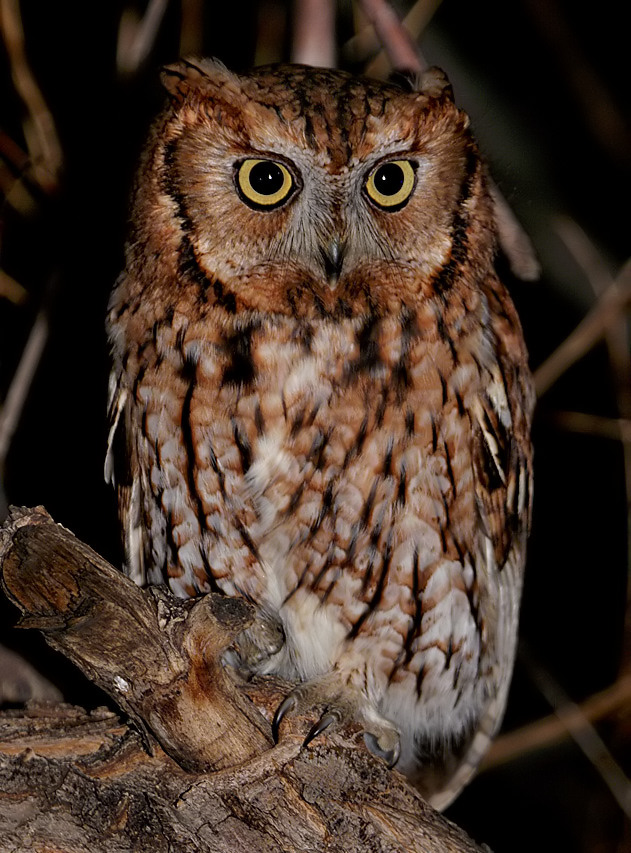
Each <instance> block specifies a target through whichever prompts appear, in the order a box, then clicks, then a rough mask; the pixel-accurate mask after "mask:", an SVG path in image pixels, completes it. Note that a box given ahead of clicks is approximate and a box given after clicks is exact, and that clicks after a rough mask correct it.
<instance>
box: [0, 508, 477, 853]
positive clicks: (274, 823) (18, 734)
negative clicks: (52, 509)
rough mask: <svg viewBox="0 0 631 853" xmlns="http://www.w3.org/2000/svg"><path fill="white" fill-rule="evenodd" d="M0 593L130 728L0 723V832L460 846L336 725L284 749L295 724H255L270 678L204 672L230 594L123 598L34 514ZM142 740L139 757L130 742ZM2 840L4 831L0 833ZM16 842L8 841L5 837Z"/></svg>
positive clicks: (107, 573)
mask: <svg viewBox="0 0 631 853" xmlns="http://www.w3.org/2000/svg"><path fill="white" fill-rule="evenodd" d="M0 569H1V577H2V585H3V588H4V590H5V592H6V594H7V595H8V597H9V598H10V599H11V600H12V601H13V602H14V603H15V604H16V605H17V606H18V607H19V609H20V610H21V611H22V614H23V616H22V619H21V622H20V626H21V627H35V628H38V629H39V630H40V631H42V633H43V634H44V637H45V639H46V640H47V642H48V643H49V644H50V645H51V646H53V647H54V648H56V649H58V650H59V651H61V652H63V653H64V654H65V655H66V656H67V657H69V658H70V659H71V660H72V661H73V662H74V663H75V664H76V665H77V666H78V667H80V668H81V669H82V670H83V672H85V673H86V674H87V675H88V677H89V678H91V679H92V680H93V681H94V682H95V683H97V684H99V685H100V686H101V687H102V688H103V689H104V690H106V691H107V692H108V693H109V694H110V695H111V696H112V697H113V698H114V699H115V700H116V702H117V703H118V704H119V705H120V706H121V708H123V710H124V711H125V712H126V713H127V714H129V716H130V717H131V718H132V719H133V720H134V721H135V723H136V724H137V726H138V727H139V728H140V730H141V732H143V733H144V735H143V737H140V736H139V734H138V732H137V730H136V729H135V727H134V726H130V725H127V724H125V723H124V722H121V721H120V720H119V719H118V718H117V717H116V716H115V715H114V714H112V713H111V712H110V711H107V710H104V709H100V710H98V711H96V712H93V713H92V714H87V713H86V712H84V711H82V710H81V709H76V708H70V707H69V706H65V705H55V706H30V707H29V708H28V709H27V711H26V712H23V713H17V712H15V711H10V712H5V713H4V714H0V837H2V838H3V839H4V843H5V844H6V845H7V849H23V847H20V846H19V845H20V844H23V843H24V837H25V835H24V833H25V826H26V827H27V828H28V833H29V844H31V845H32V847H33V849H39V847H38V845H39V844H41V843H44V842H45V843H46V844H53V845H58V846H56V847H55V849H61V850H63V851H65V853H66V851H67V853H73V851H75V850H76V851H79V850H86V849H89V850H91V851H93V852H94V853H98V852H99V851H111V850H114V849H116V850H132V849H133V850H143V851H144V850H147V851H151V853H156V851H162V850H164V851H166V850H172V849H177V850H182V851H189V850H190V851H218V853H223V851H233V850H235V849H237V850H241V849H248V850H250V851H268V850H269V851H271V850H274V851H278V850H282V851H304V850H309V851H325V850H326V851H332V850H344V851H345V853H354V851H360V850H362V851H366V850H370V851H384V853H385V851H401V852H402V853H403V851H414V852H415V853H416V851H418V853H421V851H422V853H438V851H453V852H454V853H475V851H478V853H479V848H478V847H476V846H475V845H474V844H473V843H472V842H471V841H470V840H469V839H468V838H467V837H466V835H465V834H464V833H463V832H462V831H461V830H459V829H458V828H457V827H455V826H453V825H452V824H450V823H449V822H448V821H447V820H445V819H444V818H443V817H441V816H440V815H439V814H438V813H437V812H435V811H434V810H433V809H431V808H430V806H428V805H427V804H426V803H425V802H424V801H423V800H422V799H421V797H420V795H419V794H418V793H417V792H416V791H415V790H413V789H412V788H411V787H410V786H409V785H408V783H407V781H406V780H405V779H404V777H403V776H401V775H400V774H399V773H397V772H396V771H391V770H389V769H388V768H387V767H386V765H385V764H384V763H383V762H381V761H379V760H378V759H377V758H375V757H374V756H373V755H371V754H370V753H369V752H368V751H367V750H366V749H365V747H364V745H363V738H362V737H361V731H360V730H359V729H358V728H357V727H348V728H346V729H343V730H341V731H338V732H334V733H333V734H331V735H330V736H326V737H321V738H318V740H317V741H316V742H315V743H314V744H313V745H312V746H311V747H310V748H309V749H308V750H307V749H303V748H301V745H302V741H303V740H304V737H305V734H306V732H307V731H308V730H309V727H310V725H311V723H312V721H311V720H308V719H305V718H300V717H296V718H294V717H291V718H289V719H287V720H286V721H285V722H284V723H283V734H282V738H281V742H280V744H279V745H278V746H275V747H274V746H273V744H272V741H271V736H270V725H269V720H270V718H271V714H272V713H273V710H274V708H275V707H277V705H278V702H279V700H280V698H281V697H282V696H283V695H284V691H285V690H286V689H287V685H285V684H282V683H280V682H279V681H278V680H274V679H260V680H259V681H256V680H255V681H252V682H248V683H247V684H245V683H239V682H238V680H237V679H236V677H235V678H234V679H233V678H232V677H231V676H230V675H229V674H228V671H227V670H226V668H225V667H224V666H223V665H222V663H221V656H222V652H223V651H224V649H225V648H226V647H227V646H228V645H229V644H230V643H231V642H232V640H233V639H234V638H235V636H236V635H237V634H238V633H239V632H240V631H242V630H243V629H244V628H245V627H246V626H247V625H248V624H250V622H251V620H252V608H251V607H250V606H249V605H248V604H246V603H245V602H243V601H241V600H237V599H230V598H226V597H222V596H218V595H207V596H204V597H202V598H199V599H197V600H195V601H181V600H178V599H175V598H173V597H172V596H171V595H170V594H169V593H168V592H166V591H165V590H162V589H151V590H141V589H139V588H138V587H136V586H135V585H134V584H133V583H132V582H131V581H129V580H128V579H127V578H125V577H124V576H123V575H122V574H121V573H120V572H118V571H117V570H116V569H114V568H113V567H112V566H110V565H109V564H108V563H106V562H105V561H104V560H103V559H102V558H101V557H99V556H98V554H96V553H95V552H94V551H92V550H91V549H90V548H89V547H88V546H87V545H85V544H84V543H82V542H80V541H79V540H78V539H76V538H75V537H74V536H73V535H72V534H71V533H70V532H69V531H67V530H65V529H64V528H63V527H61V526H60V525H57V524H55V523H54V522H53V520H52V519H51V518H50V516H49V515H48V514H47V513H46V512H45V510H43V508H41V507H38V508H36V509H34V510H16V509H13V510H12V512H11V514H10V517H9V520H8V521H7V523H6V524H5V526H4V528H3V529H1V530H0ZM147 747H149V749H147ZM16 839H18V840H17V841H16ZM13 843H16V844H17V845H18V846H17V847H12V846H11V844H13Z"/></svg>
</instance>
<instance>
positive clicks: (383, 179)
mask: <svg viewBox="0 0 631 853" xmlns="http://www.w3.org/2000/svg"><path fill="white" fill-rule="evenodd" d="M404 177H405V176H404V174H403V169H402V168H401V166H397V164H396V163H385V164H384V165H383V166H380V167H379V168H378V169H377V171H376V172H375V187H376V188H377V190H378V191H379V192H380V193H381V195H396V194H397V193H398V192H399V190H400V189H401V187H402V186H403V181H404Z"/></svg>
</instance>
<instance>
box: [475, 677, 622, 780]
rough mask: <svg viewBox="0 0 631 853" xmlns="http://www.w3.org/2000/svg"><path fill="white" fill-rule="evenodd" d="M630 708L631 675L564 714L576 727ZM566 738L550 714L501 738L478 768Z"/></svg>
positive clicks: (565, 730)
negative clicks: (586, 721) (587, 721)
mask: <svg viewBox="0 0 631 853" xmlns="http://www.w3.org/2000/svg"><path fill="white" fill-rule="evenodd" d="M630 706H631V675H627V676H624V677H622V678H619V679H618V681H616V683H615V684H613V685H612V686H611V687H608V688H607V689H606V690H602V691H601V692H600V693H595V694H594V695H593V696H590V697H589V699H586V700H585V701H584V702H581V703H580V705H578V706H576V710H574V709H571V708H569V709H568V710H567V714H568V719H569V718H570V717H571V718H572V725H576V726H580V725H582V723H583V721H584V720H586V719H587V720H589V721H590V722H592V723H595V722H598V720H602V719H605V718H608V717H612V716H614V715H616V714H618V713H619V712H621V711H625V710H626V709H628V708H629V707H630ZM569 737H570V732H569V729H568V726H567V723H566V721H563V720H561V719H559V717H558V715H557V714H556V713H555V714H551V715H550V716H548V717H544V718H543V719H541V720H537V721H536V722H534V723H531V724H530V725H527V726H523V727H522V728H519V729H516V730H515V731H512V732H508V733H507V734H505V735H501V736H500V737H499V738H498V739H497V740H496V741H495V743H494V744H493V746H492V747H491V749H490V750H489V752H488V754H487V756H486V757H485V759H484V761H483V763H482V765H481V768H480V769H481V770H490V769H491V768H493V767H498V766H499V765H501V764H506V763H508V762H509V761H514V760H515V759H518V758H521V757H522V756H524V755H527V754H528V753H530V752H534V751H535V750H540V749H546V748H549V747H551V746H555V745H556V744H558V743H560V742H561V741H563V740H565V739H566V738H569Z"/></svg>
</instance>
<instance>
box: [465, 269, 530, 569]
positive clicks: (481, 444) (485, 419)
mask: <svg viewBox="0 0 631 853" xmlns="http://www.w3.org/2000/svg"><path fill="white" fill-rule="evenodd" d="M487 298H488V299H489V307H490V316H491V317H492V318H493V319H492V320H491V322H490V332H491V334H492V336H493V338H494V349H495V355H496V360H495V362H494V364H493V366H492V368H491V369H490V370H489V372H488V375H487V376H486V377H485V378H484V381H483V382H482V390H481V391H480V393H479V394H478V395H477V397H476V399H475V401H474V403H473V405H472V406H471V410H470V417H471V422H472V428H473V447H472V456H473V475H474V483H475V501H476V508H477V511H478V515H479V518H480V523H481V526H482V530H483V531H484V533H485V535H486V536H487V537H488V539H489V540H490V542H491V544H492V547H493V553H494V557H495V562H496V564H497V567H498V569H499V570H500V571H501V570H502V568H503V567H504V565H505V564H506V561H507V560H508V558H509V556H510V555H511V553H512V552H513V550H514V549H517V551H518V553H519V554H520V555H521V559H522V560H523V555H524V553H525V544H526V539H527V536H528V532H529V530H530V521H531V503H532V446H531V441H530V427H531V422H532V411H533V408H534V402H535V394H534V388H533V384H532V377H531V374H530V371H529V369H528V356H527V353H526V349H525V345H524V343H523V337H522V333H521V328H520V325H519V320H518V318H517V314H516V312H515V309H514V307H513V305H512V302H511V301H510V300H509V299H508V296H507V294H506V291H505V290H504V287H503V285H502V284H501V283H500V282H499V281H495V282H494V283H493V284H492V286H491V287H490V288H489V290H488V291H487Z"/></svg>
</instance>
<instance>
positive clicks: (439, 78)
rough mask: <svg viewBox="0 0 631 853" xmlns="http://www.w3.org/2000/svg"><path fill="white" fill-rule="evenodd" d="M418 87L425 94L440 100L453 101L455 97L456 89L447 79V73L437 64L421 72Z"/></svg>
mask: <svg viewBox="0 0 631 853" xmlns="http://www.w3.org/2000/svg"><path fill="white" fill-rule="evenodd" d="M417 89H418V91H419V92H422V94H423V95H427V97H429V98H436V99H437V100H440V101H453V99H454V90H453V89H452V87H451V83H450V82H449V80H448V79H447V75H446V74H445V72H444V71H442V70H441V69H440V68H436V66H432V67H431V68H428V69H427V70H426V71H423V72H422V73H421V74H420V76H419V78H418V83H417Z"/></svg>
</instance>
